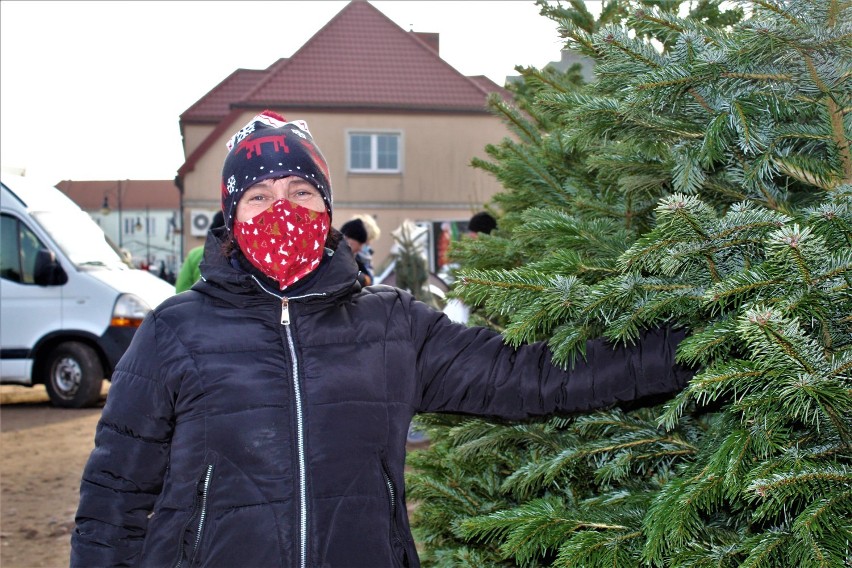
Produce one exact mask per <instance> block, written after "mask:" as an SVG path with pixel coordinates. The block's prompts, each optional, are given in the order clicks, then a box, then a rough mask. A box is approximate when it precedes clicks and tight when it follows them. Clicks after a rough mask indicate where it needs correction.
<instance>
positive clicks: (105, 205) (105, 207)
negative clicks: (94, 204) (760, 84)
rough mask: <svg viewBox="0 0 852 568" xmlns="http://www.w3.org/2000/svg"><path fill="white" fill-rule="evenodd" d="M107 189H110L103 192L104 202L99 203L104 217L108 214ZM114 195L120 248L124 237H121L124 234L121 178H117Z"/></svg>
mask: <svg viewBox="0 0 852 568" xmlns="http://www.w3.org/2000/svg"><path fill="white" fill-rule="evenodd" d="M109 191H110V190H107V191H105V192H104V202H103V204H102V205H101V214H102V215H103V216H104V217H106V216H107V215H109V214H110V208H109ZM116 195H117V198H118V199H117V201H118V247H119V248H121V247H123V246H124V239H123V238H122V235H123V234H124V230H123V229H124V228H123V227H122V226H121V180H118V185H117V190H116Z"/></svg>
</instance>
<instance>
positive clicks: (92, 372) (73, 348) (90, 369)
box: [44, 341, 104, 408]
mask: <svg viewBox="0 0 852 568" xmlns="http://www.w3.org/2000/svg"><path fill="white" fill-rule="evenodd" d="M45 363H46V365H45V368H46V369H47V373H48V374H47V377H46V379H47V380H46V381H45V384H44V386H45V388H46V389H47V394H48V396H50V402H51V403H53V406H61V407H63V408H83V407H86V406H94V405H95V404H96V403H97V402H98V400H100V397H101V386H102V385H103V380H104V369H103V365H101V360H100V359H98V354H97V353H95V350H94V349H92V348H91V347H89V346H88V345H85V344H83V343H78V342H76V341H69V342H67V343H60V344H59V345H57V346H56V347H55V348H54V349H53V351H51V352H50V353H49V354H48V356H47V360H46V361H45Z"/></svg>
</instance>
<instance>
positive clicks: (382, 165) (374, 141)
mask: <svg viewBox="0 0 852 568" xmlns="http://www.w3.org/2000/svg"><path fill="white" fill-rule="evenodd" d="M401 139H402V136H401V135H400V133H398V132H350V133H349V171H350V172H381V173H397V172H399V171H400V170H401V169H402V168H401V166H400V164H401V162H402V159H401V154H402V148H401V146H402V144H401Z"/></svg>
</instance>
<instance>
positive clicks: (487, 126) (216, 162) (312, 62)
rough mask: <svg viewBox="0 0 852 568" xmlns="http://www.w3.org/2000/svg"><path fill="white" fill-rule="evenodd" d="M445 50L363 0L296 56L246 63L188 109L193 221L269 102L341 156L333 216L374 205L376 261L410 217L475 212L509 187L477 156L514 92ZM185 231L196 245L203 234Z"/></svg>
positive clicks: (186, 180)
mask: <svg viewBox="0 0 852 568" xmlns="http://www.w3.org/2000/svg"><path fill="white" fill-rule="evenodd" d="M439 48H440V41H439V37H438V34H428V33H417V32H409V31H405V30H403V29H402V28H401V27H399V26H398V25H397V24H396V23H394V22H393V21H392V20H391V19H389V18H388V17H387V16H385V15H384V14H382V13H381V12H380V11H379V10H377V9H376V8H375V7H373V6H372V5H371V4H369V3H367V2H363V1H358V0H356V1H354V2H351V3H350V4H348V5H347V6H345V7H344V8H343V10H341V11H340V12H339V13H338V14H337V15H336V16H335V17H334V18H332V19H331V20H330V21H329V22H328V23H327V24H326V25H325V26H324V27H323V28H321V29H320V30H319V31H318V32H317V33H316V34H315V35H314V36H313V37H312V38H311V39H309V40H308V41H307V42H306V43H305V44H304V45H303V46H302V47H301V48H300V49H298V50H297V51H296V53H294V54H293V55H292V56H291V57H289V58H282V59H279V60H277V61H275V62H274V63H273V64H272V65H270V66H269V67H268V68H267V69H265V70H250V69H237V70H235V71H234V72H233V73H232V74H231V75H229V76H228V77H226V78H225V79H224V80H223V81H222V82H221V83H219V84H218V85H217V86H216V87H214V88H213V89H212V90H211V91H210V92H208V93H207V94H205V95H204V96H202V97H201V98H200V99H199V100H198V101H197V102H196V103H195V104H193V105H192V106H190V108H188V109H187V110H186V111H185V112H184V113H183V114H182V115H181V117H180V129H181V135H182V137H183V147H184V154H185V156H186V161H185V162H184V164H183V165H182V166H181V167H180V169H179V171H178V176H177V178H176V183H177V184H178V186H179V187H180V188H181V192H182V203H183V222H184V226H185V227H192V226H193V225H194V223H195V222H196V221H199V222H200V223H202V224H203V223H204V219H207V218H209V216H210V215H212V213H213V212H214V211H215V210H216V209H218V208H219V203H220V186H221V180H220V174H221V168H222V162H223V160H224V157H225V155H226V148H225V143H226V141H227V140H228V139H229V138H230V137H231V136H232V135H233V134H234V133H235V132H236V131H237V130H239V129H240V128H241V127H242V126H243V125H245V124H246V123H247V122H249V120H250V119H251V118H252V117H253V116H254V115H256V114H257V113H259V112H261V111H263V110H265V109H270V110H273V111H275V112H278V113H279V114H281V115H283V116H284V117H286V118H287V119H290V120H296V119H302V120H305V121H307V123H308V126H309V128H310V130H311V133H312V135H313V136H314V138H315V140H316V141H317V143H318V144H319V146H320V148H321V149H322V152H323V154H324V155H325V158H326V160H327V161H328V164H329V166H330V170H331V183H332V186H333V188H334V219H333V223H334V225H335V226H336V227H340V225H342V224H343V223H344V222H346V221H347V220H348V219H349V218H350V217H351V216H352V215H353V214H356V213H367V214H371V215H373V216H374V217H375V219H376V220H377V222H378V224H379V226H380V228H381V229H382V236H381V238H380V239H379V240H378V241H377V242H375V243H372V245H373V248H374V249H375V255H374V259H375V263H376V264H377V265H380V264H382V261H383V259H385V258H386V257H387V255H388V252H389V251H390V248H391V245H392V244H393V238H392V236H391V232H392V231H393V230H394V229H395V228H397V227H398V226H399V225H400V224H401V223H402V221H403V220H405V219H411V220H413V221H418V222H423V223H428V224H429V225H430V226H433V225H434V223H435V222H441V221H461V220H467V219H468V218H469V217H470V216H471V214H472V213H474V212H476V211H477V210H479V209H480V208H481V206H482V204H484V203H485V202H487V201H489V200H490V199H491V197H492V196H493V195H494V194H495V193H496V192H497V191H499V190H500V185H499V184H498V183H497V181H496V180H494V179H493V178H492V177H491V176H490V175H488V174H487V173H485V172H483V171H480V170H475V169H473V168H472V167H470V161H471V159H472V158H473V157H475V156H479V157H485V146H486V145H487V144H492V143H496V142H499V141H500V140H501V139H503V138H504V137H506V136H507V135H508V134H509V132H508V130H507V129H506V127H505V126H504V125H503V124H502V122H501V121H500V120H499V119H498V118H497V117H495V116H493V115H492V114H491V113H490V112H489V111H488V109H487V100H488V97H489V95H491V94H493V93H497V94H498V95H500V96H503V97H507V98H508V97H509V96H510V95H509V93H508V92H507V91H505V90H504V89H503V88H502V87H500V86H498V85H497V84H495V83H494V82H493V81H491V80H490V79H488V78H486V77H484V76H475V77H467V76H464V75H462V74H461V73H459V72H458V71H456V70H455V69H454V68H453V67H452V66H450V65H449V64H448V63H447V62H445V61H444V60H443V59H441V57H440V52H439ZM183 238H184V247H183V248H184V250H190V249H191V248H192V247H194V246H196V245H197V244H200V243H201V241H202V238H203V233H202V234H197V235H196V234H193V232H192V231H190V230H187V231H184V233H183Z"/></svg>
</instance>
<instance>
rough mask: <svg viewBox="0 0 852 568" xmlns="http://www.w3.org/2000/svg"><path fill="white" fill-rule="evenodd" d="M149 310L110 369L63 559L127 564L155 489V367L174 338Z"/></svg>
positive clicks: (158, 369)
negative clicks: (66, 555)
mask: <svg viewBox="0 0 852 568" xmlns="http://www.w3.org/2000/svg"><path fill="white" fill-rule="evenodd" d="M162 327H165V326H161V325H158V322H157V320H156V318H155V316H154V314H150V315H149V316H148V318H147V319H146V320H145V321H144V322H143V323H142V325H141V326H140V328H139V329H138V330H137V331H136V333H135V334H134V337H133V341H132V342H131V344H130V347H129V348H128V350H127V352H126V353H125V354H124V356H123V357H122V359H121V360H120V361H119V363H118V365H117V367H116V370H115V372H114V373H113V376H112V380H111V382H112V384H111V385H110V390H109V394H108V396H107V402H106V405H105V407H104V409H103V412H102V414H101V419H100V421H99V422H98V426H97V430H96V433H95V449H94V450H93V451H92V453H91V455H90V456H89V460H88V462H87V464H86V467H85V470H84V472H83V477H82V481H81V485H80V503H79V506H78V508H77V515H76V528H75V530H74V532H73V534H72V536H71V566H72V567H83V566H86V567H89V566H132V565H136V564H137V563H138V560H139V556H140V553H141V550H142V544H143V541H144V538H145V531H146V527H147V524H148V515H149V513H150V512H151V511H152V510H153V507H154V501H155V500H156V499H157V496H158V495H159V494H160V491H161V489H162V484H163V477H164V474H165V471H166V467H167V465H168V457H169V441H170V439H171V435H172V428H173V423H174V421H173V418H172V416H173V408H174V403H173V396H172V395H171V394H170V392H169V388H168V386H167V384H166V382H165V381H164V376H163V369H164V368H167V367H168V365H169V360H170V358H173V357H174V356H175V350H176V347H175V346H176V345H179V342H178V341H177V340H176V339H175V338H174V336H173V335H171V334H170V333H167V332H168V330H162V329H159V332H160V333H158V328H162Z"/></svg>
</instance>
